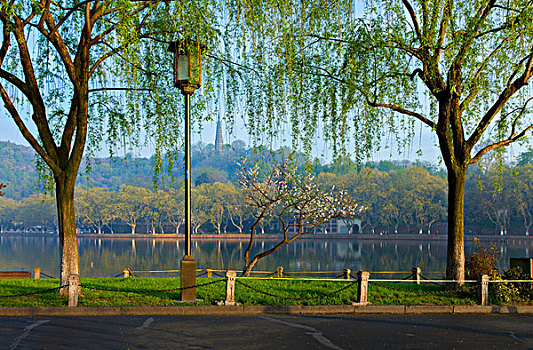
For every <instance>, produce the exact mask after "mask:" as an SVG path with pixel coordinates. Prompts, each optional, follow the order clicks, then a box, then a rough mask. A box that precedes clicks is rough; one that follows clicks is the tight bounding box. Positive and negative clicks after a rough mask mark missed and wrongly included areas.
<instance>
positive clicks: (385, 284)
mask: <svg viewBox="0 0 533 350" xmlns="http://www.w3.org/2000/svg"><path fill="white" fill-rule="evenodd" d="M280 270H281V269H278V270H277V271H273V272H271V271H254V272H253V273H254V274H256V275H260V276H254V277H236V278H235V283H236V284H239V285H241V286H243V287H245V288H247V289H249V290H252V291H254V292H255V293H259V294H262V295H266V296H270V297H273V298H277V299H281V300H291V301H311V300H319V299H325V298H329V297H331V296H334V295H337V294H339V293H341V292H342V291H345V290H348V289H350V288H352V287H354V286H356V285H357V284H358V283H359V277H358V276H357V275H356V274H352V273H351V271H350V270H348V269H345V270H344V271H342V274H338V275H335V276H334V277H330V278H324V277H314V276H313V277H311V276H309V277H304V276H302V275H325V274H330V275H333V274H335V273H339V272H341V271H295V272H289V273H287V272H285V271H283V270H281V271H280ZM196 271H197V272H199V273H198V274H197V276H196V277H202V276H213V277H215V278H216V279H214V280H212V281H209V282H205V283H196V284H195V285H193V286H186V287H176V288H168V289H160V290H149V289H114V288H106V287H105V286H98V285H94V284H85V283H84V284H81V285H80V286H81V288H86V289H89V290H97V291H105V292H114V293H137V294H157V293H169V292H179V291H183V290H186V289H192V288H202V287H206V286H210V285H214V284H219V283H222V282H227V281H228V277H226V275H225V274H223V272H225V271H227V270H214V269H198V270H196ZM126 272H129V275H130V276H132V277H135V275H134V274H133V273H134V272H135V273H174V272H180V270H164V271H153V270H147V271H135V270H134V271H132V270H130V269H124V272H123V273H121V274H118V275H116V276H114V277H120V276H125V275H126ZM380 273H382V274H400V273H402V274H403V273H408V275H407V276H405V277H403V278H400V279H379V278H378V279H368V286H369V288H371V286H377V287H380V288H384V289H387V290H392V291H397V292H401V293H412V294H416V295H441V296H455V297H466V296H468V293H469V292H468V291H466V290H458V289H449V290H446V289H444V288H443V289H442V290H440V289H435V290H427V289H425V290H424V289H423V288H422V290H421V289H415V288H410V287H409V288H398V287H397V284H398V283H402V284H403V283H411V284H412V283H417V284H420V283H424V284H431V285H433V286H441V287H443V286H444V285H445V284H449V283H459V282H461V283H476V284H477V283H480V282H479V281H477V280H462V281H455V280H444V279H441V280H435V279H430V278H428V277H426V276H424V275H422V274H421V273H420V272H418V273H416V272H415V269H413V270H412V271H374V272H372V273H371V274H380ZM41 275H42V276H45V277H48V278H56V277H53V276H50V275H48V274H46V273H43V272H41ZM280 275H282V276H283V277H278V276H280ZM125 277H127V276H125ZM246 280H271V281H272V280H276V281H287V280H291V281H316V282H341V281H344V282H345V283H347V285H345V286H343V287H341V288H338V289H336V290H333V291H331V292H328V293H320V292H318V293H320V294H316V295H311V296H302V297H300V296H287V295H281V294H277V293H275V292H271V291H266V290H262V288H261V287H258V286H254V285H253V283H248V282H246ZM489 282H490V283H533V280H527V279H523V280H490V281H489ZM65 287H68V285H63V286H59V287H54V288H49V289H44V290H40V291H33V292H27V293H18V294H8V295H0V298H15V297H25V296H32V295H39V294H46V293H50V292H54V291H58V290H60V289H62V288H65ZM472 290H473V289H472V288H470V293H471V291H472Z"/></svg>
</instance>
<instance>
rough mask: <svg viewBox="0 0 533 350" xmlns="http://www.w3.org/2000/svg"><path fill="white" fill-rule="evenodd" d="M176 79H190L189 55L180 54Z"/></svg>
mask: <svg viewBox="0 0 533 350" xmlns="http://www.w3.org/2000/svg"><path fill="white" fill-rule="evenodd" d="M176 80H177V81H188V80H189V57H187V55H178V61H177V62H176Z"/></svg>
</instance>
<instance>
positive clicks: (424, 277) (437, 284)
mask: <svg viewBox="0 0 533 350" xmlns="http://www.w3.org/2000/svg"><path fill="white" fill-rule="evenodd" d="M420 277H422V279H424V280H426V281H428V280H429V278H427V277H426V276H424V275H422V274H421V275H420ZM428 283H430V284H433V285H435V286H440V285H441V284H440V283H437V282H428Z"/></svg>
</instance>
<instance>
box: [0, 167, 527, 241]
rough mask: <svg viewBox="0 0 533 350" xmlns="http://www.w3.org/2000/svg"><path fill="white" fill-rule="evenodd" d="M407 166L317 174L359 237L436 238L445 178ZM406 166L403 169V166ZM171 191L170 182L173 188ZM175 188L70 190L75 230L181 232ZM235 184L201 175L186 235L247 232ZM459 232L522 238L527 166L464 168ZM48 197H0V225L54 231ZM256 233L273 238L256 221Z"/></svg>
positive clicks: (441, 228)
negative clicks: (339, 198)
mask: <svg viewBox="0 0 533 350" xmlns="http://www.w3.org/2000/svg"><path fill="white" fill-rule="evenodd" d="M407 165H409V164H407V163H404V164H402V163H398V162H396V163H394V162H380V163H376V164H367V166H365V167H363V168H362V169H358V170H353V171H348V172H346V173H334V172H329V173H326V172H320V173H319V174H318V175H317V176H316V178H317V180H318V183H319V184H321V186H323V188H324V189H328V188H329V189H331V188H332V187H333V186H335V187H336V188H339V189H344V190H346V191H347V192H348V193H349V194H351V195H352V196H353V198H355V199H357V201H358V202H359V203H360V204H361V205H363V206H366V207H367V208H368V209H367V210H366V211H365V212H363V213H362V217H361V219H362V221H363V226H362V232H363V233H366V234H399V233H420V234H439V233H443V232H445V225H446V220H447V218H446V205H447V203H446V198H447V196H446V191H447V187H446V181H445V179H444V178H443V177H442V176H441V175H440V174H438V172H436V173H435V174H432V173H431V172H430V170H427V169H425V168H423V167H422V166H420V165H418V166H412V165H411V166H407ZM403 166H407V167H403ZM175 186H177V184H176V185H175ZM183 196H184V195H183V190H181V189H179V188H173V187H164V188H159V189H154V188H153V186H149V187H137V186H130V185H122V186H120V187H119V188H118V190H112V189H109V188H104V187H87V188H83V187H78V188H77V191H76V213H77V218H76V220H77V227H78V228H79V229H80V230H81V231H82V232H94V233H124V232H128V233H176V232H183ZM244 198H245V196H244V193H243V190H242V189H241V187H240V186H239V185H238V184H236V183H233V182H231V181H228V179H219V178H210V177H206V178H205V182H199V183H197V184H196V185H195V186H194V187H193V191H192V205H193V207H192V212H193V223H192V229H193V232H194V233H199V234H202V233H211V234H212V233H220V234H224V233H247V232H248V230H249V228H250V226H251V224H252V223H253V215H252V213H250V211H249V208H248V207H247V205H246V202H245V200H244ZM465 198H466V202H465V209H466V214H467V215H466V232H467V234H476V235H477V234H498V235H499V234H502V235H506V234H511V233H512V234H519V235H529V234H530V233H531V228H532V226H533V165H530V164H526V165H522V166H516V167H513V168H508V167H504V168H502V169H497V168H496V167H488V170H484V171H481V170H479V169H477V170H475V171H471V173H469V177H468V180H467V185H466V194H465ZM55 210H56V209H55V204H54V201H53V198H51V197H50V196H47V195H43V194H34V195H31V196H29V197H27V198H24V199H21V200H14V199H12V198H7V197H6V196H2V197H0V226H1V227H0V228H1V230H2V232H5V231H7V230H19V231H28V230H30V231H38V232H55V230H56V225H57V223H56V219H55ZM259 231H260V232H265V233H267V234H268V233H277V229H276V228H275V227H274V226H272V225H270V224H269V221H268V220H266V221H263V222H262V226H261V227H259Z"/></svg>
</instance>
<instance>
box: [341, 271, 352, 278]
mask: <svg viewBox="0 0 533 350" xmlns="http://www.w3.org/2000/svg"><path fill="white" fill-rule="evenodd" d="M351 273H352V270H350V269H344V270H342V278H344V279H345V280H349V279H351V276H350V274H351Z"/></svg>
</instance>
